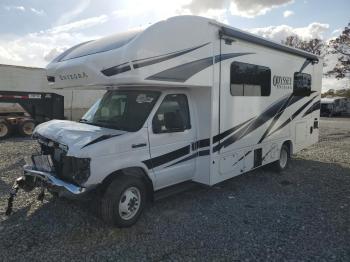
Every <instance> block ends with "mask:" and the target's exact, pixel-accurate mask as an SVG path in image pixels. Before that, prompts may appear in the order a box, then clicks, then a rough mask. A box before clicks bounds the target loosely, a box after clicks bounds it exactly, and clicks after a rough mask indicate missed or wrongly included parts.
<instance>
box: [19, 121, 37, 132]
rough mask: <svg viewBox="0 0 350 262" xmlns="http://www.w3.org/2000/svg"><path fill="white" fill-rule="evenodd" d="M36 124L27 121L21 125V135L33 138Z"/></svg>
mask: <svg viewBox="0 0 350 262" xmlns="http://www.w3.org/2000/svg"><path fill="white" fill-rule="evenodd" d="M34 127H35V124H34V122H33V121H32V120H25V121H23V122H22V123H21V124H20V125H19V133H20V134H21V135H22V136H31V135H32V134H33V131H34Z"/></svg>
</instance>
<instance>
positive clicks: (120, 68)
mask: <svg viewBox="0 0 350 262" xmlns="http://www.w3.org/2000/svg"><path fill="white" fill-rule="evenodd" d="M130 70H131V67H130V65H128V63H123V64H120V65H117V66H113V67H110V68H106V69H103V70H102V71H101V73H102V74H104V75H105V76H113V75H117V74H120V73H124V72H126V71H130Z"/></svg>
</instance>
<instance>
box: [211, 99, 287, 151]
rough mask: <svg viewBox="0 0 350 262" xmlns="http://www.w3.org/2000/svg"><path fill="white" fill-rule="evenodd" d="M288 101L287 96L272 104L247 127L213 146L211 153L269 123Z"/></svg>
mask: <svg viewBox="0 0 350 262" xmlns="http://www.w3.org/2000/svg"><path fill="white" fill-rule="evenodd" d="M288 99H289V96H287V97H283V98H281V99H280V100H278V101H276V102H275V103H273V104H272V105H271V106H269V107H268V108H267V109H266V110H265V111H264V112H263V113H262V114H261V115H260V116H259V117H257V118H255V119H254V121H253V122H252V123H251V124H250V125H247V126H246V127H244V128H242V129H240V130H239V131H238V132H236V133H235V134H233V135H232V136H230V137H228V138H227V139H226V140H224V141H223V142H222V143H220V144H218V145H217V146H215V147H214V148H213V151H214V152H216V151H218V150H220V149H221V148H222V147H228V146H229V145H231V144H233V143H235V142H236V141H237V140H239V139H241V138H243V137H245V136H246V135H248V134H249V133H251V132H253V131H254V130H256V129H257V128H259V127H260V126H262V125H263V124H265V123H266V122H267V121H269V120H270V119H271V118H272V117H274V116H275V115H276V113H277V112H278V111H279V109H280V108H281V106H282V105H283V104H285V103H286V101H287V100H288Z"/></svg>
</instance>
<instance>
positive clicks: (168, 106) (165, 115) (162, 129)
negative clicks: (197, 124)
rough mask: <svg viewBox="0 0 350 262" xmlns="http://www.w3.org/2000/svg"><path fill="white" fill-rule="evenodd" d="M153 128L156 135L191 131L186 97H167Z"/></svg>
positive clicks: (154, 119) (153, 121)
mask: <svg viewBox="0 0 350 262" xmlns="http://www.w3.org/2000/svg"><path fill="white" fill-rule="evenodd" d="M152 128H153V133H155V134H159V133H172V132H182V131H185V130H186V129H191V122H190V112H189V108H188V100H187V97H186V95H184V94H173V95H167V96H166V97H165V98H164V100H163V102H162V104H161V105H160V106H159V108H158V110H157V112H156V114H155V116H154V118H153V120H152Z"/></svg>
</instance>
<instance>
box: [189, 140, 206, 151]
mask: <svg viewBox="0 0 350 262" xmlns="http://www.w3.org/2000/svg"><path fill="white" fill-rule="evenodd" d="M207 146H210V139H209V138H206V139H201V140H198V141H196V142H194V143H192V150H196V149H198V148H202V147H207Z"/></svg>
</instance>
